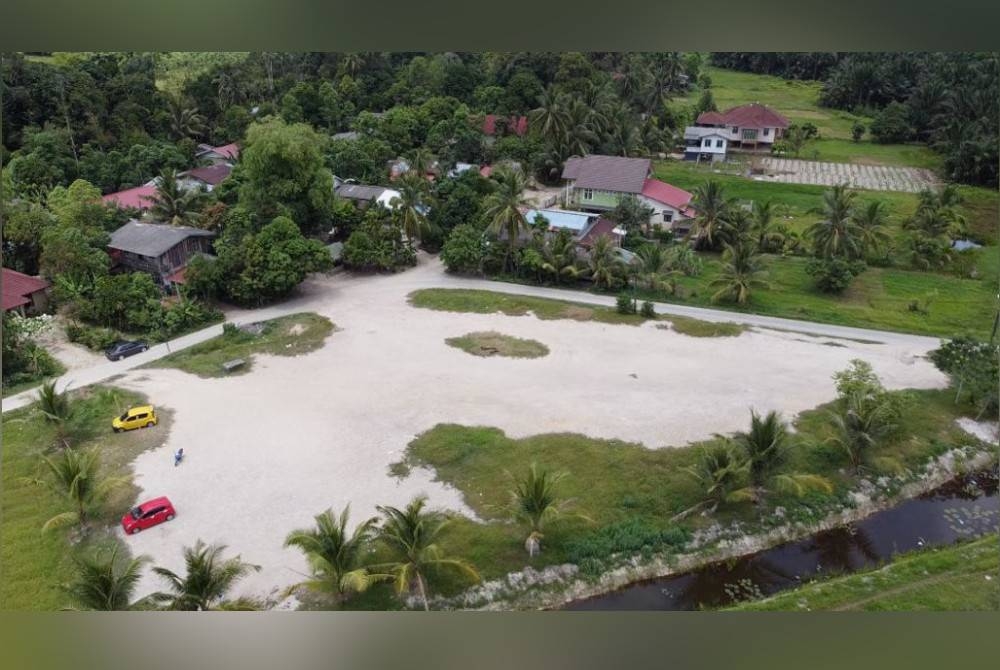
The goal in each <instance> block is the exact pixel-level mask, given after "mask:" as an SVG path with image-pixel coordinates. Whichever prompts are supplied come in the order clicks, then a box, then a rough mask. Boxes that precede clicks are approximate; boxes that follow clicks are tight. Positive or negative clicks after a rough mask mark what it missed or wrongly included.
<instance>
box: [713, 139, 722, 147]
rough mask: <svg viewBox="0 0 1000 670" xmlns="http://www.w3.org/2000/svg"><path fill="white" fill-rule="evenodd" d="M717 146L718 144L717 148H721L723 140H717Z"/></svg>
mask: <svg viewBox="0 0 1000 670" xmlns="http://www.w3.org/2000/svg"><path fill="white" fill-rule="evenodd" d="M715 146H716V148H717V149H721V148H722V140H715Z"/></svg>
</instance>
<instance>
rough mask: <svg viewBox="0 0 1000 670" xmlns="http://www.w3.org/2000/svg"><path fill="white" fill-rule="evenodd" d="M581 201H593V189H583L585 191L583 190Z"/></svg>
mask: <svg viewBox="0 0 1000 670" xmlns="http://www.w3.org/2000/svg"><path fill="white" fill-rule="evenodd" d="M583 199H584V200H593V199H594V189H592V188H585V189H583Z"/></svg>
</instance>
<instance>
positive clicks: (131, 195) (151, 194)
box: [101, 186, 156, 210]
mask: <svg viewBox="0 0 1000 670" xmlns="http://www.w3.org/2000/svg"><path fill="white" fill-rule="evenodd" d="M155 196H156V187H155V186H136V187H135V188H129V189H125V190H124V191H118V192H117V193H109V194H107V195H106V196H103V197H102V198H101V200H102V201H104V202H106V203H113V204H115V205H116V206H117V207H118V208H119V209H138V210H147V209H149V208H150V207H152V206H153V201H154V199H155Z"/></svg>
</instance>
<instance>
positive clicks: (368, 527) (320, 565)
mask: <svg viewBox="0 0 1000 670" xmlns="http://www.w3.org/2000/svg"><path fill="white" fill-rule="evenodd" d="M314 518H315V520H316V526H315V527H314V528H305V529H300V530H293V531H292V532H291V533H289V534H288V537H286V538H285V546H286V547H297V548H298V549H300V550H301V551H302V553H304V554H305V555H306V559H307V560H308V561H309V566H310V568H311V569H312V573H313V579H312V580H310V581H308V582H306V585H307V586H309V587H310V588H312V589H315V590H318V591H332V592H333V593H334V594H335V596H336V597H337V598H338V599H340V598H343V597H345V596H346V595H347V594H349V593H352V592H355V593H357V592H361V591H364V590H366V589H367V588H368V587H369V586H370V585H371V584H372V583H373V582H374V581H375V580H376V579H377V576H373V575H371V574H370V573H369V572H368V571H367V570H366V569H365V565H364V561H365V553H366V551H367V549H368V546H369V543H370V542H371V540H372V538H373V537H374V532H375V523H376V521H378V519H376V518H374V517H373V518H371V519H366V520H365V521H362V522H361V523H360V524H358V525H357V526H356V527H355V528H354V532H352V533H348V532H347V524H348V520H349V518H350V506H349V505H348V506H347V507H345V508H344V511H343V512H341V513H340V516H337V515H335V514H334V513H333V510H330V509H328V510H326V511H325V512H323V513H322V514H317V515H316V516H315V517H314Z"/></svg>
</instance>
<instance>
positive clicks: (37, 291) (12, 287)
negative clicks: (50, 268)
mask: <svg viewBox="0 0 1000 670" xmlns="http://www.w3.org/2000/svg"><path fill="white" fill-rule="evenodd" d="M49 286H50V284H49V283H48V282H47V281H45V280H44V279H42V278H41V277H31V276H29V275H26V274H23V273H21V272H17V271H16V270H11V269H9V268H3V276H2V277H0V289H2V293H3V311H5V312H19V313H21V314H38V313H40V312H43V311H45V307H46V305H47V304H48V289H49Z"/></svg>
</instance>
